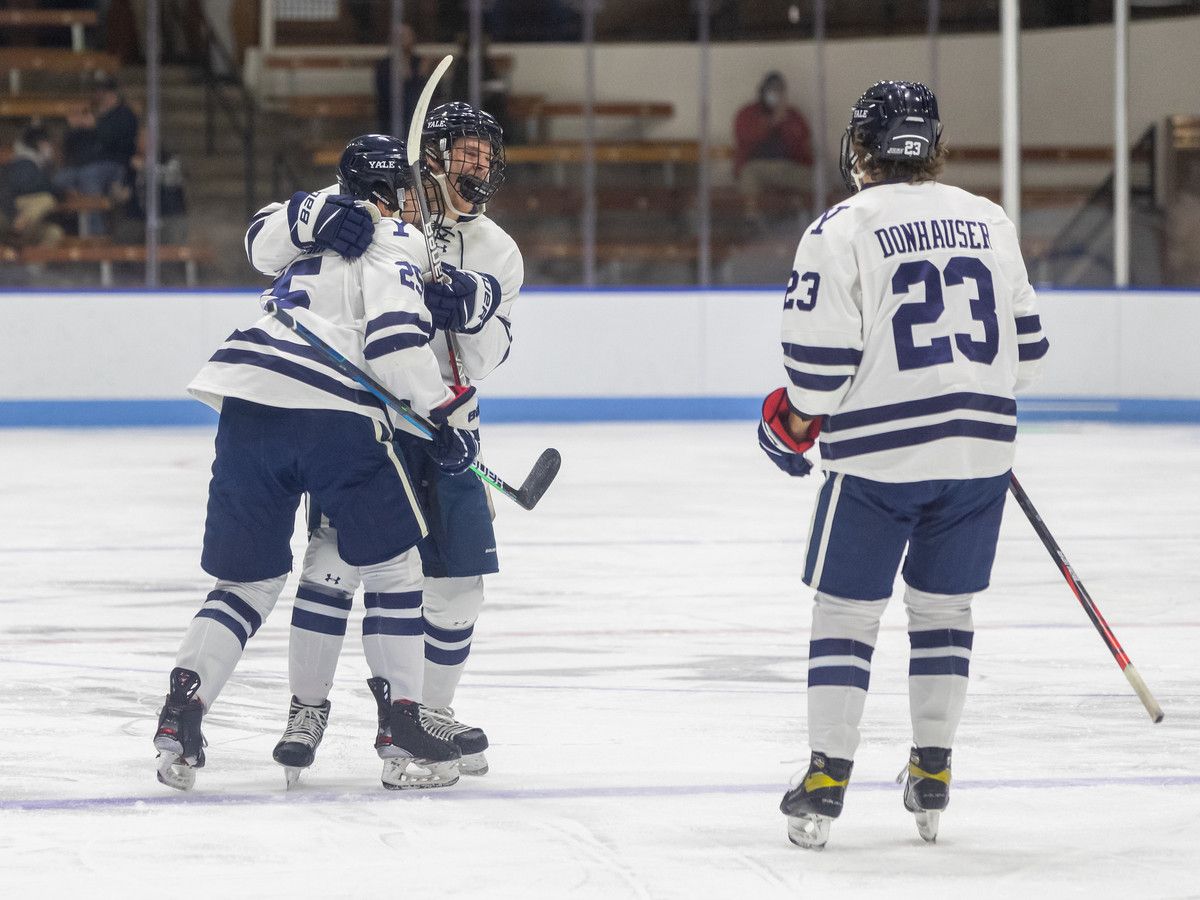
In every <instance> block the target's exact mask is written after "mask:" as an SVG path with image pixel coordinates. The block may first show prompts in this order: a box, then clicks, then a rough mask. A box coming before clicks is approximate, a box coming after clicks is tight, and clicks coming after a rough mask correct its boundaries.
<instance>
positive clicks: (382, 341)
mask: <svg viewBox="0 0 1200 900" xmlns="http://www.w3.org/2000/svg"><path fill="white" fill-rule="evenodd" d="M428 343H429V338H428V337H427V336H426V335H424V334H412V333H411V332H410V333H408V334H392V335H388V336H387V337H382V338H379V339H378V340H374V341H371V342H370V343H369V344H367V345H366V346H365V347H364V348H363V356H365V357H366V358H367V359H379V357H381V356H387V355H388V354H389V353H395V352H396V351H397V350H408V349H411V348H412V347H423V346H425V345H426V344H428Z"/></svg>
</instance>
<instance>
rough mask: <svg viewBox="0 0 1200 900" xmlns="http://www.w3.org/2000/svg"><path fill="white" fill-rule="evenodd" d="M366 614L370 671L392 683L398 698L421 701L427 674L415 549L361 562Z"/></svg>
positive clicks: (365, 646) (418, 561) (418, 559)
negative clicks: (383, 559) (384, 559)
mask: <svg viewBox="0 0 1200 900" xmlns="http://www.w3.org/2000/svg"><path fill="white" fill-rule="evenodd" d="M359 572H360V573H361V575H362V581H363V590H364V591H365V599H366V607H367V611H366V615H365V616H364V617H363V651H364V652H365V653H366V657H367V665H368V666H369V667H370V669H371V674H372V675H373V676H375V677H378V678H384V679H386V680H387V682H388V684H389V685H390V686H391V695H392V699H393V700H420V698H421V687H422V682H423V680H424V679H423V675H424V658H423V654H422V652H421V649H422V645H423V644H424V628H423V627H422V623H421V582H422V580H423V577H422V575H421V557H420V556H419V555H418V553H417V550H416V548H413V549H411V550H407V551H405V552H404V553H402V554H400V555H399V556H397V557H394V558H393V559H389V560H388V561H387V562H382V563H378V564H377V565H373V566H362V567H361V568H360V569H359Z"/></svg>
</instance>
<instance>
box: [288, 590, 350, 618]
mask: <svg viewBox="0 0 1200 900" xmlns="http://www.w3.org/2000/svg"><path fill="white" fill-rule="evenodd" d="M296 597H297V598H299V599H300V600H307V601H308V602H309V603H319V604H321V605H322V606H331V607H333V608H334V609H340V610H343V611H345V612H350V609H351V607H353V606H354V598H353V597H352V596H351V595H350V594H347V593H345V592H343V591H338V592H337V593H336V594H332V593H326V592H325V591H322V590H321V589H320V588H315V587H313V586H312V585H308V584H301V585H300V587H298V588H297V589H296Z"/></svg>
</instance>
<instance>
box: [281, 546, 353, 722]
mask: <svg viewBox="0 0 1200 900" xmlns="http://www.w3.org/2000/svg"><path fill="white" fill-rule="evenodd" d="M358 581H359V576H358V569H356V568H355V567H354V566H351V565H349V564H348V563H346V562H344V561H343V560H342V558H341V557H340V556H339V555H338V550H337V533H336V532H335V531H334V530H333V529H332V528H330V527H328V526H324V527H321V528H316V529H313V531H312V532H311V533H310V534H309V538H308V548H307V549H306V550H305V553H304V570H303V573H302V574H301V576H300V587H299V589H297V591H296V603H295V605H294V606H293V607H292V630H291V637H290V639H289V642H288V683H289V685H290V686H291V689H292V693H293V694H294V695H295V696H296V699H298V700H299V701H300V702H301V703H304V704H307V705H309V706H319V705H321V704H322V703H324V702H325V700H326V698H328V696H329V691H330V689H331V688H332V687H333V676H334V673H335V672H336V671H337V664H338V657H339V656H340V655H341V652H342V643H343V642H344V640H345V637H346V620H347V619H348V618H349V617H350V609H351V607H352V606H353V602H354V591H355V590H356V589H357V588H358Z"/></svg>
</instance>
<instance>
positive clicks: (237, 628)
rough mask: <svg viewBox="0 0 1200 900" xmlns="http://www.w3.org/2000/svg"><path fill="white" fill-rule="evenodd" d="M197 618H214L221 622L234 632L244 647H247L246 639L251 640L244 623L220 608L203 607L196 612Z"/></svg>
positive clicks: (215, 620)
mask: <svg viewBox="0 0 1200 900" xmlns="http://www.w3.org/2000/svg"><path fill="white" fill-rule="evenodd" d="M196 618H197V619H212V620H213V621H214V622H220V623H221V624H222V625H224V626H225V627H226V628H228V629H229V630H230V631H232V632H233V636H234V637H235V638H237V640H238V643H239V644H241V645H242V649H243V650H245V649H246V641H248V640H250V635H248V634H246V629H245V628H243V627H242V623H241V622H239V621H238V620H237V619H235V618H234V617H233V616H231V615H229V613H226V612H221V610H219V609H202V610H200V612H198V613H196Z"/></svg>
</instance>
